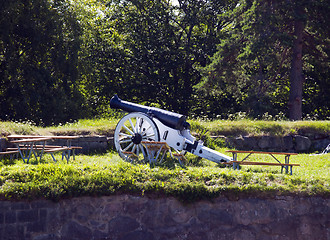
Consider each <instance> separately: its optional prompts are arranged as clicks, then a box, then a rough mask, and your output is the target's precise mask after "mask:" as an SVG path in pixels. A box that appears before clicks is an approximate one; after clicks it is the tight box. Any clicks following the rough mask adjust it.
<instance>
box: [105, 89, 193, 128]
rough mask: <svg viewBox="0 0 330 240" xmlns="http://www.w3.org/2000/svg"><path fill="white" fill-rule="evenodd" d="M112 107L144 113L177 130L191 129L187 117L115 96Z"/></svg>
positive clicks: (111, 103) (111, 102) (111, 101)
mask: <svg viewBox="0 0 330 240" xmlns="http://www.w3.org/2000/svg"><path fill="white" fill-rule="evenodd" d="M110 107H111V108H116V109H122V110H124V111H126V112H142V113H146V114H148V115H150V116H151V117H154V118H157V119H158V120H159V121H160V122H162V123H163V124H164V125H166V126H168V127H170V128H174V129H177V130H183V129H188V128H189V126H190V125H189V123H188V122H186V116H184V115H181V114H179V113H174V112H170V111H167V110H163V109H160V108H155V107H147V106H143V105H139V104H136V103H131V102H127V101H123V100H121V99H120V98H119V97H118V96H117V95H115V96H113V97H112V98H111V100H110Z"/></svg>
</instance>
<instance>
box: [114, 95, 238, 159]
mask: <svg viewBox="0 0 330 240" xmlns="http://www.w3.org/2000/svg"><path fill="white" fill-rule="evenodd" d="M110 107H111V108H115V109H122V110H124V111H126V112H128V114H127V115H126V116H124V117H123V118H122V119H120V121H119V122H118V124H117V126H116V129H115V134H114V143H115V148H116V150H117V151H118V153H119V155H120V156H121V157H122V158H124V159H127V158H128V155H130V156H132V155H134V156H135V157H136V158H139V157H140V156H143V158H144V159H147V158H148V157H149V160H150V155H149V154H148V149H146V148H147V145H148V144H146V143H150V144H149V145H148V146H150V145H151V144H152V143H156V144H159V145H160V146H163V145H164V144H165V143H166V144H165V145H166V146H167V145H168V147H170V148H172V149H174V150H175V151H176V152H177V153H179V154H180V155H183V154H185V153H186V152H190V153H192V154H194V155H196V156H199V157H202V158H205V159H208V160H210V161H213V162H216V163H222V162H229V161H232V159H231V158H230V157H228V156H226V155H224V154H221V153H219V152H217V151H215V150H213V149H210V148H208V147H206V146H204V145H203V142H202V141H196V138H195V137H194V136H192V135H191V134H190V124H189V123H188V122H187V121H186V116H184V115H181V114H178V113H174V112H170V111H167V110H163V109H160V108H155V107H147V106H143V105H139V104H135V103H131V102H128V101H123V100H121V99H120V98H119V97H118V96H117V95H115V96H114V97H113V98H112V99H111V101H110ZM158 154H159V152H158ZM158 154H157V156H156V157H154V156H153V159H157V157H158Z"/></svg>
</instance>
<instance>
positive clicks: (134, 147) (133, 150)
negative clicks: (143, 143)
mask: <svg viewBox="0 0 330 240" xmlns="http://www.w3.org/2000/svg"><path fill="white" fill-rule="evenodd" d="M135 149H136V144H134V146H133V149H132V153H134V152H135Z"/></svg>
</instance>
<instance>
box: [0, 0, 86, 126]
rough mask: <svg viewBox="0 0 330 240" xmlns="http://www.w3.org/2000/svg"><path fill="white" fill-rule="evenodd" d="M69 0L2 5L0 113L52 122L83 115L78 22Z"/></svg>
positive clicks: (0, 16)
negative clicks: (81, 111)
mask: <svg viewBox="0 0 330 240" xmlns="http://www.w3.org/2000/svg"><path fill="white" fill-rule="evenodd" d="M67 3H68V2H67V1H66V0H61V1H55V2H53V1H48V0H37V1H33V2H30V1H18V2H17V1H5V2H3V3H2V4H1V8H0V109H1V112H0V118H1V119H7V120H33V121H34V122H36V123H37V124H46V125H49V124H52V123H58V122H63V121H64V122H65V121H69V120H70V119H73V118H78V117H79V112H80V111H78V107H80V106H79V105H80V103H81V94H80V93H79V91H78V87H77V86H78V76H79V73H78V71H77V67H78V51H79V49H80V41H79V36H80V34H81V31H80V27H79V24H78V22H77V20H76V19H75V13H74V12H73V11H72V9H71V8H70V6H69V5H68V4H67Z"/></svg>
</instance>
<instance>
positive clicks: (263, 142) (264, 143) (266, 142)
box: [258, 136, 271, 149]
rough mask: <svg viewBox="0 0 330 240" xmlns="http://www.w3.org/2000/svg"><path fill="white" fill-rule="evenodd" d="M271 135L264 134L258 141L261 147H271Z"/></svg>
mask: <svg viewBox="0 0 330 240" xmlns="http://www.w3.org/2000/svg"><path fill="white" fill-rule="evenodd" d="M270 140H271V137H270V136H262V137H261V138H260V139H259V141H258V146H259V147H260V148H261V149H268V148H270V147H271V142H270Z"/></svg>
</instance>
